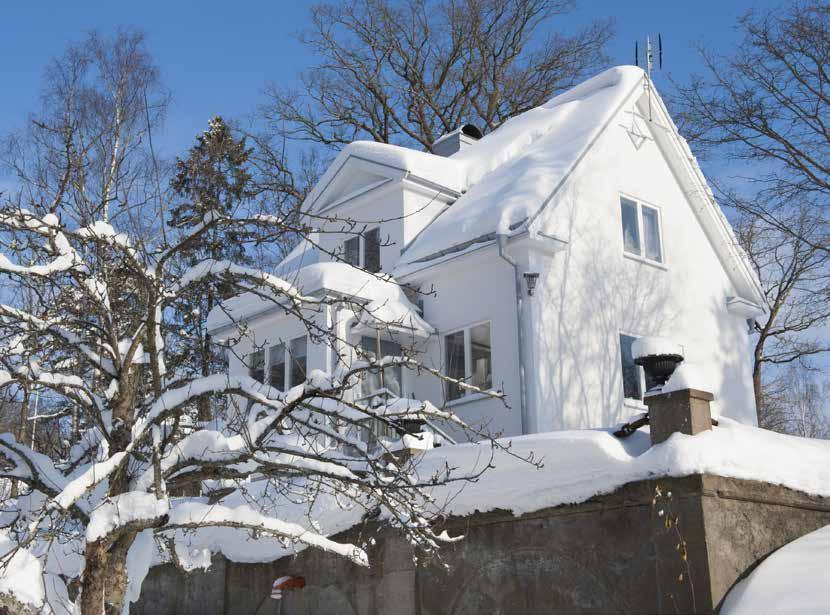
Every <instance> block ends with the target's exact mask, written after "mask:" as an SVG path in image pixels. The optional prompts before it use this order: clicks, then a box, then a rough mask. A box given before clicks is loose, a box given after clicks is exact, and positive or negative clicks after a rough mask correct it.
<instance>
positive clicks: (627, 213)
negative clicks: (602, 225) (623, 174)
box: [620, 197, 663, 263]
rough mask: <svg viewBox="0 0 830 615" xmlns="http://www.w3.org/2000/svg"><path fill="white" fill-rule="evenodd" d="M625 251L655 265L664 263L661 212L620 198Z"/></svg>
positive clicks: (637, 202)
mask: <svg viewBox="0 0 830 615" xmlns="http://www.w3.org/2000/svg"><path fill="white" fill-rule="evenodd" d="M620 208H621V214H622V232H623V249H624V250H625V252H626V254H631V255H633V256H637V257H640V258H642V259H645V260H647V261H652V262H655V263H662V262H663V241H662V233H661V229H660V211H659V210H658V209H657V208H656V207H651V206H649V205H646V204H644V203H641V202H639V201H634V200H632V199H627V198H625V197H621V198H620Z"/></svg>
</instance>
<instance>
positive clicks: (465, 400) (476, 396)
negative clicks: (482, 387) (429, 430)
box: [444, 393, 492, 408]
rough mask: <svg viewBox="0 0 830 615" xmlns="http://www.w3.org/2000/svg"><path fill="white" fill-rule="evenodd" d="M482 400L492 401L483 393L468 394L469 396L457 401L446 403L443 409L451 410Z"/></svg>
mask: <svg viewBox="0 0 830 615" xmlns="http://www.w3.org/2000/svg"><path fill="white" fill-rule="evenodd" d="M482 399H492V398H491V397H490V396H489V395H485V394H484V393H470V394H469V395H464V396H463V397H459V398H458V399H453V400H451V401H448V402H446V403H445V404H444V407H445V408H453V407H455V406H463V405H464V404H469V403H472V402H474V401H481V400H482Z"/></svg>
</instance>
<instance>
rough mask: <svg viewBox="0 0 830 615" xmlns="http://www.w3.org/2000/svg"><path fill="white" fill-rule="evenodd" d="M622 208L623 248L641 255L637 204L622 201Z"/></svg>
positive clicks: (625, 200)
mask: <svg viewBox="0 0 830 615" xmlns="http://www.w3.org/2000/svg"><path fill="white" fill-rule="evenodd" d="M620 204H621V206H622V231H623V248H624V249H625V251H626V252H631V253H633V254H640V227H639V225H638V224H637V204H636V203H635V202H634V201H629V200H628V199H620Z"/></svg>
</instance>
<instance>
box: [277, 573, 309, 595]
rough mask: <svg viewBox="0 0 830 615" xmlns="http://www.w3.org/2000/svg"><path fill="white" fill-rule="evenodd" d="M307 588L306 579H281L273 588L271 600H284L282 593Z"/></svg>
mask: <svg viewBox="0 0 830 615" xmlns="http://www.w3.org/2000/svg"><path fill="white" fill-rule="evenodd" d="M303 587H305V578H304V577H280V578H279V579H277V580H276V581H274V584H273V585H272V586H271V598H273V599H274V600H280V599H282V592H284V591H285V590H286V589H302V588H303Z"/></svg>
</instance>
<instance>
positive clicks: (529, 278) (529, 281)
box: [522, 271, 539, 297]
mask: <svg viewBox="0 0 830 615" xmlns="http://www.w3.org/2000/svg"><path fill="white" fill-rule="evenodd" d="M522 275H523V276H524V279H525V284H526V285H527V295H528V297H532V296H533V290H534V289H535V288H536V281H537V280H538V279H539V274H538V273H536V272H535V271H525V272H524V273H523V274H522Z"/></svg>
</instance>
